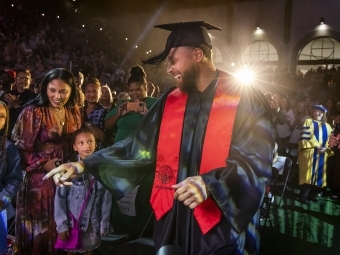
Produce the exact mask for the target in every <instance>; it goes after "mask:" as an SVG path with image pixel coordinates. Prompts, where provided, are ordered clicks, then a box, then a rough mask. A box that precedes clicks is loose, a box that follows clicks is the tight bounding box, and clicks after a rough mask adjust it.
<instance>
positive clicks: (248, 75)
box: [234, 68, 255, 85]
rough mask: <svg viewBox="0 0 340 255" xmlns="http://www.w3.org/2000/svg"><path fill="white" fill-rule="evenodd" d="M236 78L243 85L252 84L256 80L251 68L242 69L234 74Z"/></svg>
mask: <svg viewBox="0 0 340 255" xmlns="http://www.w3.org/2000/svg"><path fill="white" fill-rule="evenodd" d="M234 77H235V78H236V80H237V81H238V82H239V83H240V84H243V85H250V84H251V83H252V82H253V81H254V80H255V74H254V72H253V71H252V70H250V69H249V68H243V69H240V70H239V71H238V72H237V73H235V74H234Z"/></svg>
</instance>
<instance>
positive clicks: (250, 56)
mask: <svg viewBox="0 0 340 255" xmlns="http://www.w3.org/2000/svg"><path fill="white" fill-rule="evenodd" d="M278 60H279V57H278V54H277V50H276V49H275V47H274V46H273V45H272V44H271V43H269V42H266V41H255V42H253V43H252V44H250V45H249V46H248V47H247V48H246V49H245V50H244V52H243V54H242V61H243V62H244V63H248V64H250V63H254V62H256V63H257V64H258V63H260V62H264V63H263V64H269V63H274V62H277V61H278Z"/></svg>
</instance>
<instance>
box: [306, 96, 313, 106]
mask: <svg viewBox="0 0 340 255" xmlns="http://www.w3.org/2000/svg"><path fill="white" fill-rule="evenodd" d="M311 103H312V100H311V98H310V97H307V98H306V99H305V104H306V107H308V106H310V105H311Z"/></svg>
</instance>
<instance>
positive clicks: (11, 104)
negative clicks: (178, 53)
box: [4, 93, 21, 109]
mask: <svg viewBox="0 0 340 255" xmlns="http://www.w3.org/2000/svg"><path fill="white" fill-rule="evenodd" d="M19 98H20V95H19V96H17V97H16V96H14V95H12V94H9V93H7V94H5V95H4V99H5V101H6V102H7V103H8V108H9V109H12V108H18V107H20V103H21V102H20V100H19Z"/></svg>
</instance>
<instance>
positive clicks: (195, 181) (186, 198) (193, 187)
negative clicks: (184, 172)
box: [172, 176, 210, 209]
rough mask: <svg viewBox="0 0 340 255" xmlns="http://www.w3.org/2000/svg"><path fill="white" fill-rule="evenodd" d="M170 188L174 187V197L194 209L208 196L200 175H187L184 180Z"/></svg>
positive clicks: (208, 193)
mask: <svg viewBox="0 0 340 255" xmlns="http://www.w3.org/2000/svg"><path fill="white" fill-rule="evenodd" d="M172 188H173V189H176V192H175V194H174V199H177V200H178V201H181V202H183V204H184V205H185V206H189V207H190V209H194V208H195V207H196V206H198V205H199V204H201V203H202V202H203V201H204V200H206V199H207V198H208V197H209V196H210V192H209V190H208V189H207V187H206V186H205V183H204V181H203V179H202V177H201V176H192V177H188V178H186V179H185V180H184V181H182V182H180V183H178V184H176V185H172Z"/></svg>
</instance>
